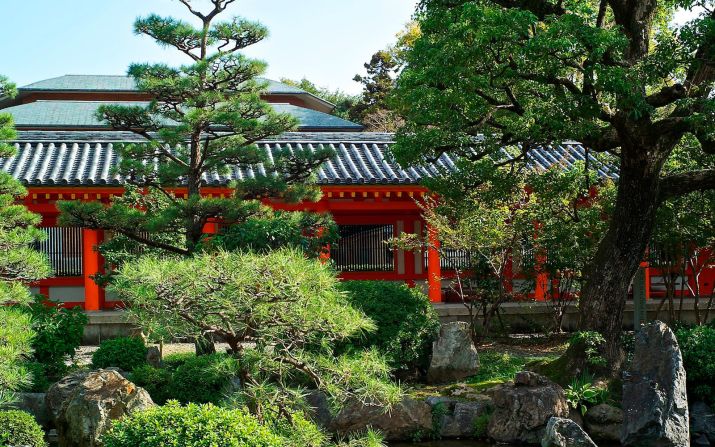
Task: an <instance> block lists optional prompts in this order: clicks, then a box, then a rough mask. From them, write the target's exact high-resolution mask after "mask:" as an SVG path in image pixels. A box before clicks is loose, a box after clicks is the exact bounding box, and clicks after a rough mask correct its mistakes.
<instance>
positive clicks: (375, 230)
mask: <svg viewBox="0 0 715 447" xmlns="http://www.w3.org/2000/svg"><path fill="white" fill-rule="evenodd" d="M338 228H339V232H340V240H339V241H338V243H337V244H335V245H334V246H333V247H332V248H331V251H330V257H331V258H332V259H333V261H334V262H335V265H336V267H337V268H338V270H340V271H343V272H391V271H393V270H395V254H394V251H393V249H392V248H391V247H390V246H389V245H388V244H386V243H385V241H387V240H389V239H391V238H392V237H394V234H395V229H394V227H393V226H392V225H340V226H339V227H338Z"/></svg>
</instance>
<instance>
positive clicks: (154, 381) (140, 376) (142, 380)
mask: <svg viewBox="0 0 715 447" xmlns="http://www.w3.org/2000/svg"><path fill="white" fill-rule="evenodd" d="M129 380H131V381H132V382H133V383H134V384H135V385H137V386H140V387H142V388H144V389H145V390H146V391H147V393H149V395H150V396H151V400H153V401H154V403H157V404H159V405H163V404H164V403H166V401H167V400H169V399H171V398H172V396H171V395H170V394H169V392H170V390H169V384H170V383H171V370H169V369H165V368H155V367H153V366H151V365H142V366H138V367H136V368H134V371H132V372H131V374H130V375H129Z"/></svg>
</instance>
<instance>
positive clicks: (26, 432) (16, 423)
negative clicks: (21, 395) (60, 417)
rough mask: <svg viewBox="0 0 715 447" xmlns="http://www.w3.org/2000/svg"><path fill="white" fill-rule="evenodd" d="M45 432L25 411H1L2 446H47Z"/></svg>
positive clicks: (0, 436)
mask: <svg viewBox="0 0 715 447" xmlns="http://www.w3.org/2000/svg"><path fill="white" fill-rule="evenodd" d="M46 445H47V444H46V443H45V433H44V432H43V431H42V428H41V427H40V426H39V425H38V424H37V422H35V418H34V417H33V416H32V415H31V414H30V413H26V412H24V411H17V410H10V411H0V446H3V447H5V446H28V447H45V446H46Z"/></svg>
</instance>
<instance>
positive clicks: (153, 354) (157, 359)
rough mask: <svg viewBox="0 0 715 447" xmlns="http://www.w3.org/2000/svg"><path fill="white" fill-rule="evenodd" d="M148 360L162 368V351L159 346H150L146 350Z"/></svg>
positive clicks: (149, 362) (148, 362) (150, 363)
mask: <svg viewBox="0 0 715 447" xmlns="http://www.w3.org/2000/svg"><path fill="white" fill-rule="evenodd" d="M146 362H147V364H148V365H149V366H153V367H154V368H161V351H160V350H159V347H158V346H149V347H147V350H146Z"/></svg>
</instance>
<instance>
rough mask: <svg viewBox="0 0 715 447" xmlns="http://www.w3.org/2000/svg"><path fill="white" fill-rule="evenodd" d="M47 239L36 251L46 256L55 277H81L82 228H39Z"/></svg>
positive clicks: (39, 243)
mask: <svg viewBox="0 0 715 447" xmlns="http://www.w3.org/2000/svg"><path fill="white" fill-rule="evenodd" d="M41 229H42V231H44V232H45V233H46V234H47V239H45V240H44V241H41V242H38V243H37V249H38V250H39V251H41V252H43V253H45V254H46V255H47V257H48V258H49V259H50V266H52V271H53V272H54V275H55V276H82V228H77V227H45V228H41Z"/></svg>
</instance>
